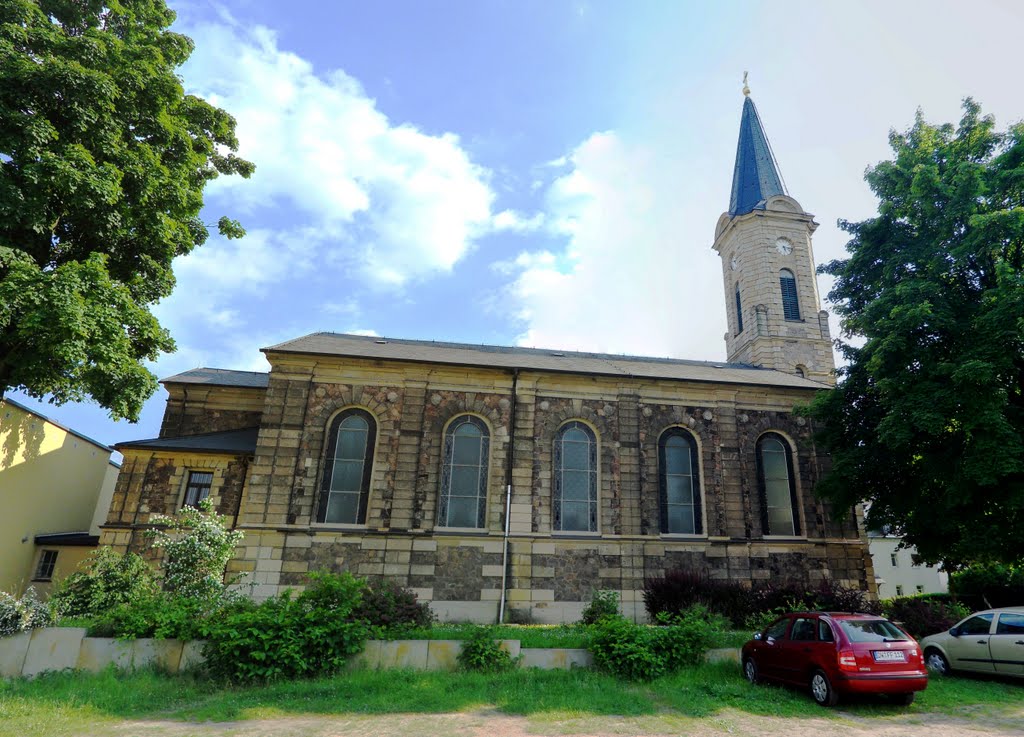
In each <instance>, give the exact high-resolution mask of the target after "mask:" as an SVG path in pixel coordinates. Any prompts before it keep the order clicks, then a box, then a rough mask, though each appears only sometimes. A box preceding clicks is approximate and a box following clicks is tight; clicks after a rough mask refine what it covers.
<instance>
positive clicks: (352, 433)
mask: <svg viewBox="0 0 1024 737" xmlns="http://www.w3.org/2000/svg"><path fill="white" fill-rule="evenodd" d="M376 436H377V423H376V422H375V421H374V419H373V417H372V416H371V415H370V413H369V412H367V411H365V410H361V409H347V410H345V411H344V412H342V413H341V414H339V415H338V416H337V417H335V418H334V421H333V422H332V423H331V427H330V430H329V432H328V433H327V452H326V456H325V460H324V475H323V481H322V483H321V491H320V506H319V508H318V509H317V521H319V522H335V523H341V524H360V525H361V524H364V523H365V522H366V508H367V505H368V502H369V498H370V476H371V473H372V471H373V448H374V443H375V441H376Z"/></svg>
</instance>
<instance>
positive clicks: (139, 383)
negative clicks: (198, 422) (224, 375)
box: [0, 0, 253, 419]
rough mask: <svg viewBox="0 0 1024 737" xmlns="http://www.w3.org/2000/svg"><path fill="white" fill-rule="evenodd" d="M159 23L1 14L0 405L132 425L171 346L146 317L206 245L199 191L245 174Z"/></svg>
mask: <svg viewBox="0 0 1024 737" xmlns="http://www.w3.org/2000/svg"><path fill="white" fill-rule="evenodd" d="M174 17H175V16H174V13H173V11H171V10H169V9H168V8H167V6H166V4H165V3H164V0H0V395H2V394H3V392H4V391H6V390H7V389H11V388H24V389H25V390H26V391H27V392H28V393H29V394H31V395H33V396H37V397H41V396H44V395H47V394H49V395H52V397H53V400H54V401H56V402H58V403H60V402H65V401H69V400H79V399H82V398H84V397H85V396H92V397H93V398H94V399H96V401H98V402H99V403H100V404H101V405H103V406H104V407H106V408H108V409H109V410H110V413H111V415H112V416H114V417H118V418H120V417H126V418H129V419H137V417H138V413H139V410H140V408H141V406H142V403H143V402H144V401H145V400H146V399H147V398H148V397H149V396H150V395H151V394H152V393H153V392H154V391H155V390H156V378H155V377H154V376H153V375H152V374H151V373H150V372H149V371H148V370H147V369H146V368H145V367H144V366H143V365H142V362H143V361H145V360H152V359H155V358H156V357H157V356H158V355H159V353H160V352H163V351H171V350H173V349H174V343H173V341H172V340H171V337H170V335H169V334H168V333H167V331H166V330H165V329H163V328H162V327H161V326H160V324H159V323H158V322H157V320H156V318H155V317H154V316H153V315H152V314H151V313H150V311H149V306H150V305H152V304H153V303H155V302H156V301H158V300H159V299H161V298H163V297H166V296H167V295H169V294H170V293H171V290H172V288H173V287H174V275H173V273H172V271H171V262H172V260H173V259H174V258H175V257H176V256H180V255H182V254H186V253H188V252H190V251H191V250H192V249H193V248H194V247H196V246H198V245H201V244H202V243H203V242H204V241H205V240H206V238H207V236H208V231H207V228H206V226H205V225H204V224H203V222H202V221H201V220H200V219H199V212H200V210H201V209H202V206H203V198H202V192H203V188H204V187H205V185H206V184H207V182H209V181H210V180H212V179H214V178H215V177H217V176H218V175H220V174H240V175H242V176H244V177H248V176H249V175H250V174H251V172H252V170H253V166H252V164H250V163H249V162H247V161H245V160H244V159H241V158H239V157H237V156H236V155H235V154H234V153H233V152H234V151H236V150H237V148H238V141H237V139H236V138H235V121H234V119H233V118H232V117H231V116H230V115H228V114H227V113H226V112H225V111H223V110H220V109H219V108H216V107H214V106H212V105H210V104H208V103H207V102H205V101H203V100H201V99H199V98H197V97H194V96H192V95H186V94H184V91H183V89H182V86H181V82H180V80H179V79H178V77H177V76H176V74H175V69H176V68H177V67H179V66H180V65H181V64H183V63H184V62H185V60H187V59H188V57H189V55H190V54H191V52H192V49H193V45H192V41H191V40H190V39H189V38H187V37H186V36H183V35H181V34H178V33H172V32H171V31H169V30H167V29H168V28H169V26H170V25H171V23H172V21H173V20H174ZM219 226H220V230H221V232H222V233H223V234H224V235H226V236H229V237H233V236H238V235H240V234H241V232H242V231H241V228H240V226H239V225H238V223H236V222H234V221H231V220H228V219H227V218H222V219H221V221H220V224H219Z"/></svg>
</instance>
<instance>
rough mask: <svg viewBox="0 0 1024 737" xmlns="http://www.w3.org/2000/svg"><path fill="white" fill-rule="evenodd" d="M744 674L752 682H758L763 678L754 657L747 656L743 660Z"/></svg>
mask: <svg viewBox="0 0 1024 737" xmlns="http://www.w3.org/2000/svg"><path fill="white" fill-rule="evenodd" d="M743 675H744V676H745V677H746V679H747V680H748V681H750V682H751V683H758V682H760V680H761V674H760V673H759V672H758V670H757V663H755V662H754V659H753V658H747V659H746V660H744V661H743Z"/></svg>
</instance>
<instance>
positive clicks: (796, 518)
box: [757, 433, 800, 535]
mask: <svg viewBox="0 0 1024 737" xmlns="http://www.w3.org/2000/svg"><path fill="white" fill-rule="evenodd" d="M757 477H758V482H759V483H760V487H761V527H762V530H763V532H764V534H765V535H799V534H800V515H799V513H798V512H797V498H796V484H795V483H794V479H793V454H792V452H791V451H790V448H789V443H788V442H786V440H785V439H784V438H783V437H782V436H781V435H778V434H776V433H765V434H764V435H762V436H761V438H760V439H759V440H758V441H757Z"/></svg>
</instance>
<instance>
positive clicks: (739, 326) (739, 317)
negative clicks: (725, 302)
mask: <svg viewBox="0 0 1024 737" xmlns="http://www.w3.org/2000/svg"><path fill="white" fill-rule="evenodd" d="M742 332H743V303H742V302H740V283H739V282H736V334H737V335H739V334H740V333H742Z"/></svg>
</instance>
